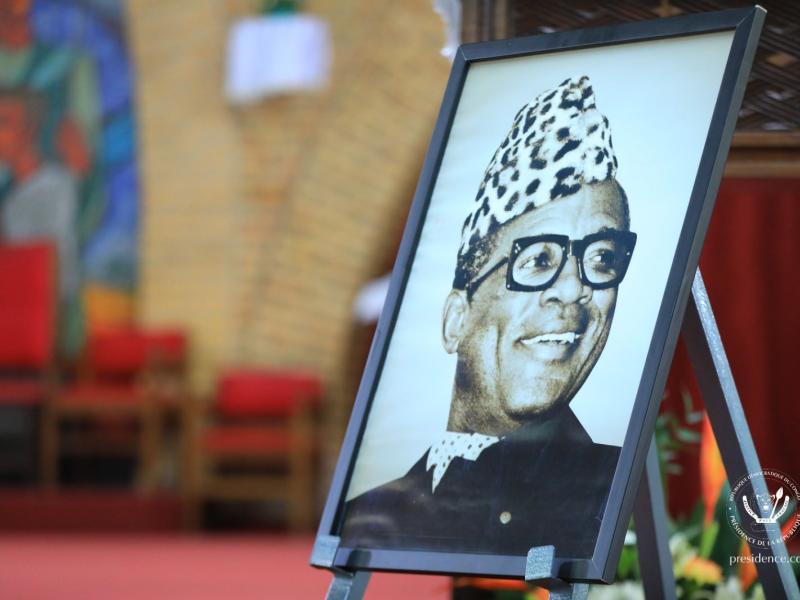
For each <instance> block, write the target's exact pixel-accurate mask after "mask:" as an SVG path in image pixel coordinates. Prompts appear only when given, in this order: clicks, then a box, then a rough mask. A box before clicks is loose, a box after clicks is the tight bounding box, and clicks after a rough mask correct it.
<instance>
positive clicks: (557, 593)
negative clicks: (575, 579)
mask: <svg viewBox="0 0 800 600" xmlns="http://www.w3.org/2000/svg"><path fill="white" fill-rule="evenodd" d="M588 596H589V584H588V583H571V584H567V585H565V586H563V587H558V586H555V587H552V588H550V600H586V598H587V597H588Z"/></svg>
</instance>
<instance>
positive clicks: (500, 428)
mask: <svg viewBox="0 0 800 600" xmlns="http://www.w3.org/2000/svg"><path fill="white" fill-rule="evenodd" d="M608 229H611V230H619V231H621V230H627V229H628V224H627V207H626V204H625V200H624V199H623V197H622V195H621V193H620V191H619V188H618V187H617V185H616V183H615V182H613V181H605V182H602V183H597V184H590V185H584V186H582V188H581V189H580V190H579V191H578V193H576V194H575V195H573V196H570V197H569V198H567V199H559V200H555V201H552V202H549V203H547V204H545V205H543V206H541V207H539V208H536V209H535V210H533V211H531V212H529V213H526V214H523V215H521V216H520V217H517V218H516V219H515V220H513V221H512V222H510V223H508V224H507V225H505V226H503V227H502V228H501V229H500V230H499V231H498V237H497V243H496V245H495V248H494V251H493V253H492V256H491V257H490V258H489V259H488V260H487V262H486V265H485V266H484V267H483V269H482V271H481V273H484V272H486V271H488V270H489V269H490V268H491V267H492V265H494V264H496V263H497V262H498V261H500V260H502V259H503V258H504V257H505V256H508V254H509V250H510V248H511V246H512V243H513V242H514V240H515V239H518V238H523V237H529V236H536V235H542V234H561V235H567V236H569V238H570V239H572V240H580V239H582V238H584V237H585V236H587V235H589V234H592V233H597V232H599V231H603V230H608ZM507 268H508V267H507V266H506V267H504V268H502V269H499V270H498V271H496V272H495V273H493V274H492V275H491V276H489V277H488V278H487V279H486V280H485V281H484V282H483V283H482V284H481V285H480V287H479V288H478V289H477V290H476V291H475V294H474V296H473V297H472V299H471V301H469V302H466V301H465V300H464V299H463V297H462V299H461V306H462V307H463V312H462V313H461V317H462V318H461V320H460V321H459V322H458V326H457V327H455V328H451V330H450V331H451V333H452V332H456V334H457V335H453V336H451V339H450V347H448V350H449V351H456V352H457V353H458V363H457V368H456V382H455V390H454V392H455V393H454V404H455V403H457V402H458V403H460V406H459V407H458V409H457V410H456V411H455V413H454V412H451V423H450V426H451V427H452V428H454V429H461V430H472V431H480V432H481V433H486V434H495V435H498V434H502V433H506V432H508V431H511V430H513V429H515V428H517V427H518V426H520V425H521V424H523V423H524V422H525V421H526V420H528V419H530V418H532V417H535V416H537V415H541V414H543V413H546V412H547V411H549V410H551V409H553V408H556V407H559V406H565V405H566V404H568V403H569V401H570V400H571V399H572V397H573V396H574V395H575V393H576V392H577V391H578V389H579V388H580V387H581V386H582V385H583V383H584V381H586V378H587V377H588V375H589V373H590V372H591V370H592V368H593V367H594V365H595V363H596V362H597V359H598V358H599V357H600V354H601V353H602V351H603V347H604V346H605V343H606V340H607V339H608V333H609V330H610V327H611V321H612V319H613V316H614V308H615V305H616V299H617V289H616V288H615V287H612V288H609V289H604V290H596V289H592V288H591V287H589V286H588V285H586V284H584V283H583V282H582V281H581V279H580V273H579V270H578V263H577V259H576V258H575V257H574V256H570V257H569V258H568V259H567V262H566V264H565V265H564V268H563V269H562V271H561V272H560V274H559V275H558V277H557V279H556V280H555V281H554V282H553V283H552V285H550V286H549V287H548V288H546V289H544V290H541V291H534V292H525V291H511V290H508V289H506V285H505V284H506V269H507ZM451 295H452V294H451ZM448 302H450V299H448ZM447 318H448V308H447V307H446V310H445V322H446V323H445V338H446V339H445V345H446V346H447V344H448V339H447ZM454 420H455V423H454V422H453V421H454Z"/></svg>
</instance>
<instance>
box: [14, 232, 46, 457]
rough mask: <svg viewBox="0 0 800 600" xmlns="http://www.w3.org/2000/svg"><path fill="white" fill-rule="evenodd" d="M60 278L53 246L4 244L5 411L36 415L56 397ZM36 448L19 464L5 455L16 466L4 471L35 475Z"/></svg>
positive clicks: (42, 244) (34, 445)
mask: <svg viewBox="0 0 800 600" xmlns="http://www.w3.org/2000/svg"><path fill="white" fill-rule="evenodd" d="M55 274H56V255H55V250H54V248H53V247H52V245H51V244H49V243H45V242H42V243H38V242H35V243H25V244H13V245H6V244H0V406H4V407H12V406H13V407H20V408H22V409H30V410H32V411H34V412H35V411H39V410H41V407H42V406H43V405H44V404H45V403H46V402H47V401H48V399H49V398H51V397H52V396H53V393H54V390H55V367H54V360H55V338H56V305H57V291H56V279H55ZM34 421H35V419H34ZM31 446H32V449H31V451H30V452H29V453H27V455H26V456H24V457H22V456H21V457H20V459H21V460H19V461H13V460H11V459H12V458H13V457H11V456H9V454H8V453H4V461H3V462H4V463H5V462H9V463H14V464H8V465H5V464H4V465H3V466H4V467H6V466H7V467H10V468H12V469H16V468H17V467H19V468H22V469H25V470H28V471H31V472H33V471H36V470H37V469H36V468H35V464H36V456H37V454H40V452H38V451H36V449H35V447H36V443H35V442H33V443H32V444H31ZM17 463H18V464H17ZM3 470H4V471H5V470H6V469H5V468H4V469H3Z"/></svg>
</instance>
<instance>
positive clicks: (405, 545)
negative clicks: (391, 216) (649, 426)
mask: <svg viewBox="0 0 800 600" xmlns="http://www.w3.org/2000/svg"><path fill="white" fill-rule="evenodd" d="M731 40H732V33H731V32H722V33H713V34H707V35H699V36H694V37H691V38H689V37H686V38H678V39H670V40H659V41H648V42H641V43H635V44H624V45H611V46H606V47H602V48H597V49H589V50H574V51H564V52H559V53H555V54H549V55H548V54H544V55H541V56H537V55H534V56H526V57H519V58H506V59H497V60H490V61H483V62H477V63H475V64H473V65H471V66H470V67H469V71H468V73H467V76H466V81H465V84H464V87H463V90H462V92H461V95H460V97H459V100H458V106H457V109H456V113H455V117H454V120H453V124H452V127H451V129H450V133H449V136H448V138H447V141H446V148H445V150H444V155H443V158H442V163H441V167H440V170H439V172H438V176H437V178H436V181H435V187H434V189H433V192H432V195H431V199H430V205H429V207H428V210H427V213H426V216H425V220H424V225H423V227H422V231H421V234H420V238H419V242H418V244H417V246H416V251H415V253H414V257H413V264H412V265H411V267H410V274H409V276H408V281H407V285H406V287H405V290H404V293H403V296H402V299H401V301H400V309H399V313H398V315H397V320H396V322H395V323H394V327H393V330H392V332H391V338H390V341H389V347H388V350H387V353H386V356H385V361H384V364H383V367H382V370H381V372H380V375H379V381H378V383H377V386H376V388H375V392H374V397H373V399H372V403H371V406H370V410H369V414H368V417H367V423H366V428H365V430H364V434H363V438H362V440H361V443H360V446H359V448H358V454H357V458H356V461H355V466H354V470H353V473H352V477H351V480H350V483H349V487H348V490H347V495H346V502H345V505H344V511H343V519H342V521H341V531H340V535H341V540H342V542H341V543H342V545H344V546H347V547H352V548H388V549H399V550H426V551H449V552H461V553H474V554H481V553H483V554H493V555H525V554H526V553H527V551H528V550H529V549H530V548H531V547H533V546H537V545H554V546H555V547H556V549H557V551H558V552H559V555H560V556H565V557H572V558H591V557H592V556H593V554H594V550H595V544H596V542H597V537H598V532H599V528H600V525H601V523H602V521H603V515H604V511H605V509H606V503H607V498H608V496H609V491H610V488H611V484H612V480H613V478H614V474H615V470H616V468H617V464H618V459H619V456H620V451H621V447H622V446H623V442H624V440H625V435H626V432H627V430H628V425H629V420H630V415H631V411H632V408H633V403H634V399H635V397H636V393H637V389H638V385H639V381H640V379H641V377H642V371H643V368H644V360H645V357H646V354H647V350H648V347H649V344H650V340H651V337H652V332H653V329H654V327H655V324H656V317H657V313H658V310H659V308H660V306H661V300H662V296H663V294H664V285H665V282H666V280H667V275H668V273H669V270H670V267H671V265H672V261H673V256H674V254H675V250H676V246H677V243H678V238H679V235H680V232H681V228H682V225H683V223H684V218H685V215H686V210H687V206H688V202H689V199H690V196H691V192H692V186H693V184H694V181H695V176H696V173H697V169H698V165H699V161H700V157H701V152H702V149H703V143H704V140H705V137H706V135H707V134H708V130H709V125H710V121H711V116H712V113H713V110H714V106H715V101H716V98H717V94H718V92H719V88H720V83H721V80H722V75H723V71H724V67H725V64H726V59H727V56H728V53H729V50H730V46H731Z"/></svg>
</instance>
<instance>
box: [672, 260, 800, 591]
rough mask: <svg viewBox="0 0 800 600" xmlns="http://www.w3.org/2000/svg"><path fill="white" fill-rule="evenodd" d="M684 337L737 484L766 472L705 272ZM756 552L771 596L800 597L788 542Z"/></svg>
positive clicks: (695, 288) (759, 488) (773, 534)
mask: <svg viewBox="0 0 800 600" xmlns="http://www.w3.org/2000/svg"><path fill="white" fill-rule="evenodd" d="M683 335H684V338H685V340H686V346H687V349H688V351H689V357H690V359H691V361H692V365H693V367H694V370H695V374H696V375H697V380H698V383H699V384H700V390H701V392H702V394H703V402H704V404H705V407H706V410H707V412H708V418H709V420H710V421H711V426H712V428H713V430H714V436H715V437H716V439H717V444H718V445H719V449H720V454H721V455H722V460H723V463H724V464H725V471H726V472H727V474H728V481H730V482H731V485H736V483H737V482H739V481H741V480H742V479H744V478H745V477H746V476H747V475H748V474H751V473H759V472H761V464H760V463H759V460H758V455H757V454H756V449H755V445H754V444H753V438H752V437H751V435H750V429H749V427H748V426H747V419H746V418H745V414H744V409H743V408H742V403H741V401H740V400H739V394H738V393H737V391H736V385H735V384H734V381H733V375H732V374H731V369H730V365H729V364H728V358H727V357H726V356H725V349H724V348H723V347H722V340H721V338H720V335H719V330H718V329H717V323H716V321H715V320H714V313H713V312H712V310H711V304H710V302H709V300H708V294H707V293H706V288H705V285H704V284H703V278H702V277H701V275H700V271H699V270H698V271H697V273H696V274H695V278H694V283H693V284H692V299H691V301H690V302H689V305H688V306H687V308H686V316H685V317H684V319H683ZM751 482H752V483H748V484H747V485H748V486H752V489H750V490H748V491H747V493H748V494H752V493H757V494H765V493H767V489H766V484H765V483H764V481H763V480H762V479H758V478H755V479H752V480H751ZM751 497H752V496H751ZM766 528H767V532H768V533H769V537H770V539H780V528H779V526H778V525H777V524H771V525H770V524H768V525H766ZM750 550H751V552H752V553H753V557H754V558H756V557H757V556H760V557H761V558H760V559H757V561H758V562H756V568H757V570H758V579H759V581H760V582H761V585H762V586H763V588H764V593H765V594H766V596H767V598H770V599H772V598H800V590H798V587H797V581H796V580H795V578H794V575H793V573H792V568H791V565H790V564H789V562H788V553H787V552H786V546H785V544H784V543H783V542H782V541H781V542H779V543H773V544H772V545H771V546H756V545H751V546H750Z"/></svg>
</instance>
